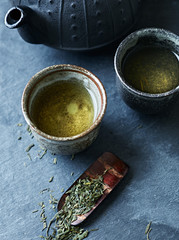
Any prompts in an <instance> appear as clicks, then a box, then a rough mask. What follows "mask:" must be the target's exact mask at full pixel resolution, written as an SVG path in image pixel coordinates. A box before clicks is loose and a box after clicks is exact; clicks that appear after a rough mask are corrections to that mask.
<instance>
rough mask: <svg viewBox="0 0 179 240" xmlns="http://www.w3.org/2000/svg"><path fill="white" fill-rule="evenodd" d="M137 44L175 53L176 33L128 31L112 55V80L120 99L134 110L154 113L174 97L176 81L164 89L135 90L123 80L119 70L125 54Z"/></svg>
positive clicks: (177, 89) (178, 41) (178, 47)
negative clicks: (159, 90)
mask: <svg viewBox="0 0 179 240" xmlns="http://www.w3.org/2000/svg"><path fill="white" fill-rule="evenodd" d="M140 45H141V46H144V47H150V46H159V47H161V48H165V49H168V50H170V51H171V52H173V53H175V55H178V56H179V37H178V36H177V35H175V34H173V33H171V32H169V31H166V30H164V29H158V28H146V29H141V30H138V31H136V32H133V33H131V34H130V35H128V36H127V37H126V38H125V39H124V40H123V41H122V42H121V43H120V45H119V47H118V48H117V50H116V54H115V58H114V66H115V71H116V75H117V77H116V84H117V87H118V90H119V93H120V95H121V97H122V99H123V100H124V102H125V103H126V104H127V105H129V106H130V107H131V108H133V109H135V110H137V111H140V112H143V113H146V114H157V113H160V112H163V111H165V110H167V109H169V107H171V106H172V105H173V103H174V102H175V101H176V100H177V98H178V96H179V85H177V86H176V87H174V88H173V89H171V90H169V91H166V92H162V93H148V92H144V91H141V90H138V89H137V88H135V87H134V86H133V85H131V84H130V83H129V82H127V80H126V79H125V77H124V72H123V63H124V60H125V58H126V56H127V55H128V54H130V53H131V52H132V51H133V50H134V49H135V48H137V47H139V46H140ZM178 66H179V65H178ZM178 71H179V70H178ZM178 79H179V76H178Z"/></svg>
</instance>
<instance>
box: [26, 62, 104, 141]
mask: <svg viewBox="0 0 179 240" xmlns="http://www.w3.org/2000/svg"><path fill="white" fill-rule="evenodd" d="M73 80H76V81H78V82H79V83H80V84H82V85H83V86H84V87H85V89H86V90H87V91H88V93H89V95H90V97H91V99H92V104H93V109H94V117H93V122H92V125H91V126H90V127H89V129H87V130H86V131H89V130H90V129H92V128H93V127H95V126H97V125H98V124H99V122H100V121H101V119H102V117H103V115H104V112H105V108H106V93H105V90H104V88H103V86H102V83H101V82H100V81H99V80H98V78H96V77H95V76H94V75H93V74H92V73H90V72H89V71H87V70H85V69H83V68H80V67H76V66H72V65H61V66H60V67H59V66H58V65H57V66H52V67H49V68H47V69H44V70H42V71H41V72H39V73H37V74H36V75H34V77H32V79H31V80H30V81H29V83H28V84H27V86H26V88H25V90H24V93H23V100H24V101H23V111H24V113H25V114H24V115H25V118H26V121H27V122H29V125H30V126H32V127H33V128H34V129H36V130H38V131H39V130H40V129H38V126H36V123H35V121H34V117H33V116H34V114H33V107H32V106H33V103H34V101H35V99H36V97H37V95H38V94H39V93H40V92H41V91H42V90H43V89H44V88H45V87H48V86H50V85H52V84H55V83H57V82H60V81H63V82H68V81H73ZM40 131H41V130H40ZM42 132H43V131H42ZM42 134H46V133H44V132H43V133H42ZM72 137H74V136H72ZM62 138H63V137H62ZM69 138H70V136H69Z"/></svg>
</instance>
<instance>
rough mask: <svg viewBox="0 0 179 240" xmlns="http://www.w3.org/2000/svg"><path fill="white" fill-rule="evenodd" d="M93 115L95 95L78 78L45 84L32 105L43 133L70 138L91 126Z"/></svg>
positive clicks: (34, 116)
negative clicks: (92, 96)
mask: <svg viewBox="0 0 179 240" xmlns="http://www.w3.org/2000/svg"><path fill="white" fill-rule="evenodd" d="M93 118H94V108H93V103H92V98H91V96H90V94H89V92H88V90H87V89H86V88H85V87H84V86H83V85H82V83H80V82H79V81H78V80H77V79H73V80H68V81H65V80H64V81H59V82H55V83H53V84H51V85H49V86H46V87H44V88H43V89H42V90H41V91H40V92H39V93H38V94H37V96H36V98H35V99H34V101H33V104H32V119H33V122H34V123H35V124H36V126H37V127H38V128H39V129H40V130H41V131H43V132H45V133H47V134H49V135H51V136H56V137H70V136H74V135H77V134H79V133H81V132H83V131H85V130H86V129H88V128H89V127H90V126H91V125H92V123H93Z"/></svg>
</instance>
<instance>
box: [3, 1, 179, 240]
mask: <svg viewBox="0 0 179 240" xmlns="http://www.w3.org/2000/svg"><path fill="white" fill-rule="evenodd" d="M144 2H145V5H144V7H143V10H142V12H141V16H140V18H139V21H138V23H137V24H136V25H135V27H134V29H133V30H135V29H138V28H142V27H151V26H155V27H163V28H166V29H168V30H171V31H172V32H174V33H176V34H179V18H178V12H179V1H177V0H175V1H174V0H163V1H162V0H158V1H157V0H144ZM9 7H10V5H9V3H8V1H5V0H2V1H1V7H0V239H1V240H12V239H13V240H21V239H25V240H30V239H33V240H36V239H40V238H39V235H42V234H43V232H42V231H41V229H42V223H41V222H40V217H39V215H40V207H39V206H38V203H39V202H41V201H44V203H45V205H46V208H45V209H46V215H47V217H48V218H47V221H49V220H50V218H51V217H52V216H53V214H54V210H52V209H50V205H49V203H48V200H49V192H46V193H44V194H40V193H39V192H40V191H41V190H43V189H44V188H50V189H51V190H53V191H54V192H53V193H52V194H53V195H54V196H55V197H56V198H60V196H61V195H62V193H61V189H62V188H64V189H67V188H68V187H69V186H70V185H71V184H72V183H73V181H74V180H75V179H76V178H78V177H79V176H80V175H81V173H82V172H83V171H84V170H86V168H87V167H88V166H89V165H90V164H91V163H92V162H93V161H95V160H96V159H97V158H98V157H99V156H100V155H101V154H102V153H103V152H105V151H111V152H113V153H115V154H116V155H117V156H118V157H120V158H121V159H122V160H123V161H125V162H126V163H127V164H128V165H129V167H130V170H129V173H128V175H127V176H126V177H125V179H124V180H123V181H122V182H121V183H120V184H119V185H118V186H117V187H116V188H115V190H114V191H113V192H112V193H111V194H110V196H109V197H108V198H107V199H105V201H104V202H103V203H102V204H101V206H99V207H98V209H96V211H95V212H94V213H93V214H92V215H91V216H90V217H89V218H88V219H87V220H86V222H84V223H83V225H82V227H84V228H87V229H94V228H98V230H97V231H94V232H91V233H90V235H89V237H88V239H90V240H96V239H98V240H107V239H108V240H109V239H110V240H117V239H121V240H139V239H140V240H142V239H146V235H145V234H144V232H145V228H146V225H147V224H148V222H149V221H152V226H151V227H152V231H151V233H150V239H151V240H169V239H172V240H178V239H179V187H178V186H179V181H178V175H179V101H178V102H177V103H176V104H175V105H174V106H173V108H172V109H171V111H169V112H166V113H164V114H162V115H160V116H146V115H142V114H140V113H138V112H135V111H134V110H132V109H130V108H129V107H128V106H126V105H125V103H124V102H123V101H122V99H121V97H120V96H119V94H118V93H117V90H116V85H115V72H114V67H113V58H114V54H115V50H116V48H117V45H118V43H119V42H118V43H115V44H113V45H111V46H108V47H106V48H103V49H100V50H96V51H92V52H66V51H63V50H61V51H57V50H54V49H51V48H48V47H46V46H43V45H31V44H29V43H26V42H24V41H23V40H22V39H21V38H20V36H19V35H18V33H17V31H16V30H9V29H7V28H6V27H5V26H4V15H5V13H6V11H7V10H8V9H9ZM61 63H69V64H75V65H79V66H82V67H84V68H87V69H88V70H90V71H92V72H93V73H94V74H95V75H97V76H98V77H99V78H100V80H101V81H102V83H103V84H104V87H105V89H106V92H107V97H108V106H107V111H106V114H105V117H104V120H103V123H102V127H101V130H100V134H99V137H98V138H97V140H96V141H95V143H94V144H93V145H92V146H91V147H90V148H88V149H87V150H86V151H84V152H82V153H80V154H77V155H75V158H74V159H73V160H71V156H56V157H57V159H58V163H57V165H54V164H53V159H54V156H52V155H51V154H50V153H47V154H46V155H45V156H44V157H43V158H42V159H39V156H38V154H42V149H41V148H40V147H39V145H38V143H37V142H36V141H35V140H34V139H32V138H31V137H30V136H29V134H28V132H27V130H26V128H27V125H26V123H25V120H24V118H23V116H22V112H21V96H22V92H23V89H24V87H25V85H26V84H27V82H28V80H29V79H30V78H31V77H32V76H33V75H34V74H35V73H36V72H38V71H39V70H41V69H42V68H44V67H47V66H50V65H53V64H61ZM18 123H22V126H21V127H20V126H17V124H18ZM19 136H21V137H22V139H21V140H18V138H19ZM31 143H34V144H35V146H34V147H33V148H32V149H31V151H30V155H31V157H32V160H30V159H29V158H28V156H27V153H26V151H25V149H26V148H27V146H28V145H29V144H31ZM40 151H41V152H40ZM72 172H74V175H73V176H71V173H72ZM52 176H54V180H53V182H51V183H49V182H48V181H49V179H50V177H52ZM35 209H39V212H37V213H32V211H33V210H35Z"/></svg>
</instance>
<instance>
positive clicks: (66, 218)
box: [44, 176, 104, 240]
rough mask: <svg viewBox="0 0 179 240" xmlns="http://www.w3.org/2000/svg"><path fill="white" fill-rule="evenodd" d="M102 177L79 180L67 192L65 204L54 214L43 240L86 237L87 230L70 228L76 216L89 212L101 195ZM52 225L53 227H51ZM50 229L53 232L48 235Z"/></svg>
mask: <svg viewBox="0 0 179 240" xmlns="http://www.w3.org/2000/svg"><path fill="white" fill-rule="evenodd" d="M103 191H104V185H103V177H102V176H99V177H98V178H96V179H90V178H85V179H79V180H78V181H77V183H76V184H75V185H74V186H73V187H72V188H71V189H70V190H69V191H68V192H67V194H68V195H67V197H66V198H65V203H64V205H63V207H62V208H61V210H60V211H59V212H57V213H56V214H55V216H54V217H53V218H52V220H51V221H50V223H49V225H48V228H47V235H46V237H44V239H45V240H70V239H72V240H82V239H84V238H86V237H87V236H88V233H89V232H88V230H84V229H82V228H79V227H75V226H71V222H73V221H75V220H76V219H77V217H76V216H78V215H82V214H85V213H87V212H89V211H90V210H91V209H92V208H93V207H94V205H95V203H96V201H97V200H98V199H99V197H100V196H101V195H102V194H103ZM52 224H53V225H54V227H52ZM50 229H51V230H52V231H53V233H52V234H50V235H49V231H50Z"/></svg>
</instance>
